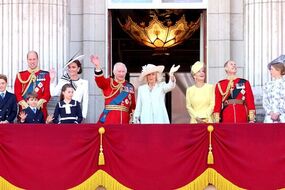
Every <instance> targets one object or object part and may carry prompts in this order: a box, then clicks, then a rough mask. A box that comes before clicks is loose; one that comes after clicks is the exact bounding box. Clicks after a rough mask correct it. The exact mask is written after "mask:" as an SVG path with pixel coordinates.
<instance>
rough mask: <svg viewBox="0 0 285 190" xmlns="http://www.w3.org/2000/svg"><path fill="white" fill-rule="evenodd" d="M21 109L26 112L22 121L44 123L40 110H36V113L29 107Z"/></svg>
mask: <svg viewBox="0 0 285 190" xmlns="http://www.w3.org/2000/svg"><path fill="white" fill-rule="evenodd" d="M23 111H24V112H25V113H26V114H27V117H26V119H25V122H24V123H45V120H44V114H43V112H42V111H41V110H37V111H36V113H34V112H33V110H32V109H31V108H30V107H27V108H26V109H23Z"/></svg>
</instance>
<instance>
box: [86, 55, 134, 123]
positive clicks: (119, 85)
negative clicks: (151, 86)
mask: <svg viewBox="0 0 285 190" xmlns="http://www.w3.org/2000/svg"><path fill="white" fill-rule="evenodd" d="M91 62H92V63H93V64H94V66H95V70H94V73H95V81H96V83H97V85H98V87H99V88H101V89H102V91H103V96H104V98H105V108H104V110H103V113H102V114H101V116H100V118H99V121H98V122H99V123H104V124H126V123H129V122H130V121H131V115H132V113H133V111H134V109H135V107H136V101H135V89H134V86H133V85H132V84H131V83H129V82H127V81H126V80H125V77H126V74H127V68H126V66H125V64H123V63H121V62H118V63H116V64H115V65H114V70H113V73H114V79H113V78H110V77H109V78H105V77H104V75H103V71H102V69H101V66H100V63H99V58H98V57H97V56H93V55H92V56H91Z"/></svg>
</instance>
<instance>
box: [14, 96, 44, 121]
mask: <svg viewBox="0 0 285 190" xmlns="http://www.w3.org/2000/svg"><path fill="white" fill-rule="evenodd" d="M38 101H39V100H38V95H37V94H36V93H35V92H32V93H29V94H28V95H27V103H28V105H29V107H27V108H26V109H23V110H22V111H21V112H20V114H19V117H20V122H21V123H45V120H44V114H43V112H42V111H41V110H38V109H37V104H38Z"/></svg>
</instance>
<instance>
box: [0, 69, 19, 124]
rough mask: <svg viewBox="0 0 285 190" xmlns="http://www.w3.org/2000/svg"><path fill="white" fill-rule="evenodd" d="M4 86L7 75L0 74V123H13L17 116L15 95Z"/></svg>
mask: <svg viewBox="0 0 285 190" xmlns="http://www.w3.org/2000/svg"><path fill="white" fill-rule="evenodd" d="M6 88H7V76H6V75H2V74H0V124H3V123H13V122H14V119H15V118H16V116H17V101H16V96H15V95H14V94H12V93H10V92H8V91H7V89H6Z"/></svg>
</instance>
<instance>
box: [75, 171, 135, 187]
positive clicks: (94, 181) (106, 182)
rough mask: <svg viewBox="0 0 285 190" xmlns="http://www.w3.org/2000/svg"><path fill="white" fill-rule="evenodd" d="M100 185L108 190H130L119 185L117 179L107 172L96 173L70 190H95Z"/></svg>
mask: <svg viewBox="0 0 285 190" xmlns="http://www.w3.org/2000/svg"><path fill="white" fill-rule="evenodd" d="M99 185H102V186H104V187H105V188H106V189H107V190H109V189H119V190H129V189H130V188H128V187H125V186H124V185H122V184H121V183H119V182H118V181H117V180H116V179H114V178H113V177H112V176H110V175H109V174H108V173H107V172H105V171H103V170H98V171H96V172H95V173H94V174H93V175H92V176H91V177H89V178H88V179H87V180H86V181H84V182H83V183H81V184H79V185H77V186H76V187H73V188H71V189H70V190H94V189H96V187H98V186H99Z"/></svg>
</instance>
